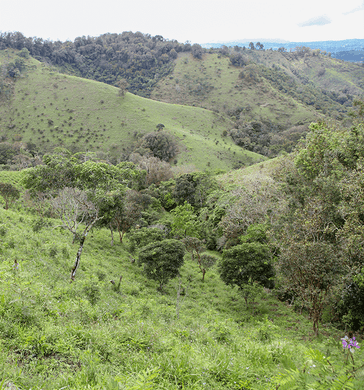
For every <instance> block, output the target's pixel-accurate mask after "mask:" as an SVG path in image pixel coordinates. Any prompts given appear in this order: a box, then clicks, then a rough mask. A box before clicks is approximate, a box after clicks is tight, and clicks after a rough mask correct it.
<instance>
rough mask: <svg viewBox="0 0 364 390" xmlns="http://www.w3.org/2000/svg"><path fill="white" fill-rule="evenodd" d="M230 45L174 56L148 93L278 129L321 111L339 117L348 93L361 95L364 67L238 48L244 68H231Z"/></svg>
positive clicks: (301, 54)
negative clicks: (219, 49) (196, 54)
mask: <svg viewBox="0 0 364 390" xmlns="http://www.w3.org/2000/svg"><path fill="white" fill-rule="evenodd" d="M234 55H236V53H234V51H233V50H232V49H230V51H228V52H227V53H226V55H222V54H219V53H206V54H204V56H203V57H202V59H196V58H193V57H192V55H191V54H190V53H183V54H179V57H178V59H177V60H176V66H175V69H174V71H173V73H172V74H171V75H169V76H167V77H166V78H165V79H164V80H162V81H160V82H159V83H158V84H157V86H156V88H155V92H154V93H153V94H152V97H153V98H155V99H157V100H162V101H166V102H169V103H179V104H188V105H197V106H202V107H206V108H208V109H212V110H216V111H218V112H220V113H229V114H231V115H232V116H234V115H235V116H238V117H239V116H240V118H241V119H244V120H253V119H254V120H261V121H268V122H271V123H272V124H275V125H278V129H280V130H282V129H288V128H290V127H292V126H295V125H300V124H305V123H309V122H311V121H314V120H317V119H319V118H323V115H328V116H332V117H334V118H335V117H338V118H342V117H343V116H344V115H345V114H346V112H347V109H348V107H349V106H350V105H351V102H352V99H353V97H354V96H363V94H364V85H363V81H362V80H363V76H364V69H363V67H360V66H359V65H356V64H352V63H346V62H344V61H340V60H337V59H332V58H330V57H328V56H325V55H323V54H319V53H318V52H317V51H316V52H312V51H309V52H307V53H306V52H294V53H281V52H277V51H269V50H268V51H260V50H244V51H241V52H240V55H242V58H243V61H244V63H245V65H244V66H233V65H232V64H231V61H230V58H232V57H233V56H234Z"/></svg>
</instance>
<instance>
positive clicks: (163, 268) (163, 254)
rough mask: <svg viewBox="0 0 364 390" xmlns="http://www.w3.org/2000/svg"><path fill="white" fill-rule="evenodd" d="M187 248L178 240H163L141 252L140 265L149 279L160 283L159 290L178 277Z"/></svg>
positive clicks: (144, 248)
mask: <svg viewBox="0 0 364 390" xmlns="http://www.w3.org/2000/svg"><path fill="white" fill-rule="evenodd" d="M184 254H185V248H184V245H183V244H182V243H181V242H180V241H178V240H163V241H160V242H155V243H152V244H149V245H147V246H145V247H143V248H142V249H141V250H140V252H139V260H138V264H139V265H144V272H145V274H146V276H147V277H148V278H149V279H153V280H156V281H157V282H159V290H160V291H162V289H163V286H164V285H165V284H166V283H167V282H168V281H169V280H170V279H173V278H175V277H176V276H178V274H179V269H180V268H181V266H182V265H183V262H184V259H183V257H184Z"/></svg>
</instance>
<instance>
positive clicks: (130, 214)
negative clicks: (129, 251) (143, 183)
mask: <svg viewBox="0 0 364 390" xmlns="http://www.w3.org/2000/svg"><path fill="white" fill-rule="evenodd" d="M141 197H142V195H141V194H140V193H139V192H137V191H134V190H128V191H127V192H126V195H125V197H124V199H123V200H121V201H120V207H117V208H116V209H115V210H114V212H113V215H112V218H111V222H110V223H111V227H116V229H117V231H118V232H119V237H120V242H123V237H124V234H125V233H126V232H128V231H129V230H130V229H131V228H132V227H133V226H134V225H135V224H136V223H137V221H138V220H139V218H140V217H141V212H142V210H143V205H142V203H141V202H140V200H141Z"/></svg>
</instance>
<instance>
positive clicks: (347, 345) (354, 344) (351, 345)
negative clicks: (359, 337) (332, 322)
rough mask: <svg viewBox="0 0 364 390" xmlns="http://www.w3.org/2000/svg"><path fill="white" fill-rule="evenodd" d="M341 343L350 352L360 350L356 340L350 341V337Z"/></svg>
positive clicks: (351, 339) (343, 339)
mask: <svg viewBox="0 0 364 390" xmlns="http://www.w3.org/2000/svg"><path fill="white" fill-rule="evenodd" d="M341 343H342V346H343V348H344V349H348V350H349V351H350V352H354V351H355V349H354V348H360V346H359V344H358V342H357V341H356V340H355V337H352V338H350V339H349V337H348V336H345V337H344V338H342V339H341Z"/></svg>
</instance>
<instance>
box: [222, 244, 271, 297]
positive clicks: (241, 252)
mask: <svg viewBox="0 0 364 390" xmlns="http://www.w3.org/2000/svg"><path fill="white" fill-rule="evenodd" d="M271 260H272V254H271V250H270V248H269V246H268V245H266V244H261V243H260V242H249V243H243V244H240V245H236V246H234V247H233V248H231V249H226V250H224V252H223V256H222V260H221V261H220V263H219V266H218V267H219V273H220V277H221V279H222V280H223V281H224V282H225V283H226V284H228V285H230V286H238V288H239V289H240V290H242V291H243V295H244V299H245V302H246V304H248V297H249V289H244V286H246V285H250V286H253V285H254V284H255V283H257V284H259V285H261V286H264V287H272V281H271V278H273V276H274V270H273V266H272V262H271Z"/></svg>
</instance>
